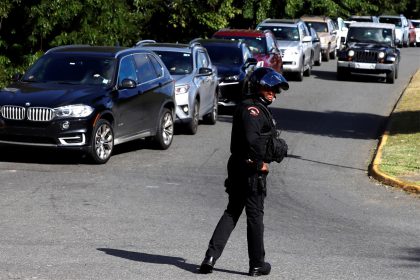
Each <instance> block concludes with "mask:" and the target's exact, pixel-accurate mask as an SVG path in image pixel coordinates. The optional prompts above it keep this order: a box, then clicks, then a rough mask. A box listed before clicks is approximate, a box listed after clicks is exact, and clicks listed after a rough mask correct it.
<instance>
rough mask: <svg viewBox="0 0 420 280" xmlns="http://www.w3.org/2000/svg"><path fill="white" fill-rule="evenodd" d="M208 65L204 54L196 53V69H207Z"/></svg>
mask: <svg viewBox="0 0 420 280" xmlns="http://www.w3.org/2000/svg"><path fill="white" fill-rule="evenodd" d="M209 64H210V62H209V59H208V58H207V56H206V54H205V53H204V52H202V51H199V52H197V68H198V69H200V68H202V67H209Z"/></svg>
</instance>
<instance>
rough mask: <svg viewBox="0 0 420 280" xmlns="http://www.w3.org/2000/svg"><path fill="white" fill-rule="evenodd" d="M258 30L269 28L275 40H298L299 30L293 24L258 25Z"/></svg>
mask: <svg viewBox="0 0 420 280" xmlns="http://www.w3.org/2000/svg"><path fill="white" fill-rule="evenodd" d="M258 29H259V30H266V29H269V30H271V31H272V32H273V33H274V36H275V37H276V39H277V40H283V41H299V30H298V28H297V27H293V26H264V25H263V26H259V27H258Z"/></svg>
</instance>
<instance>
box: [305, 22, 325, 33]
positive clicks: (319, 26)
mask: <svg viewBox="0 0 420 280" xmlns="http://www.w3.org/2000/svg"><path fill="white" fill-rule="evenodd" d="M306 23H307V24H308V26H309V27H312V28H313V29H315V31H316V32H328V25H327V23H325V22H318V21H307V22H306Z"/></svg>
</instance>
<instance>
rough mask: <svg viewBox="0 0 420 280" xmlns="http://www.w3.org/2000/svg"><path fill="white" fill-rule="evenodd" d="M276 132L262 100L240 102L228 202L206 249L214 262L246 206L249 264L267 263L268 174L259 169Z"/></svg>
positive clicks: (252, 99) (232, 151)
mask: <svg viewBox="0 0 420 280" xmlns="http://www.w3.org/2000/svg"><path fill="white" fill-rule="evenodd" d="M273 133H275V124H274V120H273V118H272V116H271V113H270V112H269V110H268V108H267V107H266V105H265V104H264V103H263V101H262V100H260V99H259V98H258V97H255V98H250V99H246V100H244V101H243V102H242V103H241V104H240V105H238V108H237V109H236V111H235V113H234V116H233V124H232V135H231V145H230V150H231V156H230V158H229V161H228V178H227V179H226V182H225V186H226V192H227V193H228V194H229V203H228V205H227V209H226V210H225V212H224V214H223V216H222V217H221V218H220V220H219V223H218V224H217V226H216V229H215V230H214V233H213V236H212V238H211V240H210V242H209V246H208V250H207V252H206V256H212V257H214V262H215V260H217V259H218V258H219V257H220V255H221V254H222V251H223V249H224V247H225V245H226V243H227V241H228V238H229V236H230V234H231V232H232V231H233V229H234V228H235V226H236V223H237V222H238V219H239V217H240V215H241V213H242V211H243V209H244V208H245V212H246V215H247V240H248V255H249V265H250V267H251V268H252V267H261V266H263V265H264V257H265V251H264V241H263V235H264V224H263V216H264V198H265V197H266V176H267V174H265V173H261V171H260V170H261V168H262V166H263V162H264V161H265V154H266V143H267V138H268V137H272V136H273ZM266 162H267V161H266ZM214 262H213V264H214Z"/></svg>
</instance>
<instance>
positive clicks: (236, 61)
mask: <svg viewBox="0 0 420 280" xmlns="http://www.w3.org/2000/svg"><path fill="white" fill-rule="evenodd" d="M204 47H205V48H206V49H207V52H208V53H209V56H210V59H211V61H212V62H213V63H216V64H227V65H232V64H233V65H237V66H240V65H242V64H243V63H244V58H243V56H242V52H241V50H240V49H239V48H237V47H236V46H235V47H233V48H232V47H228V46H221V45H219V46H215V45H205V46H204Z"/></svg>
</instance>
